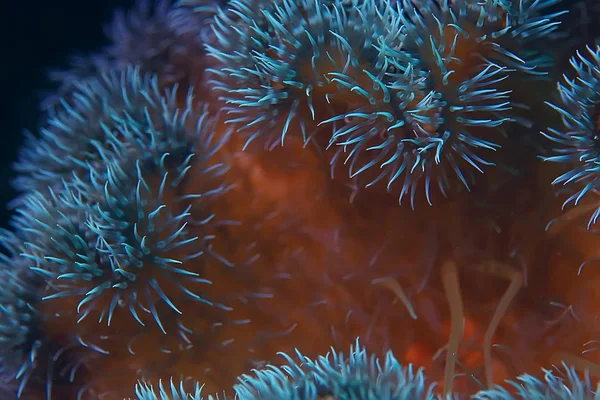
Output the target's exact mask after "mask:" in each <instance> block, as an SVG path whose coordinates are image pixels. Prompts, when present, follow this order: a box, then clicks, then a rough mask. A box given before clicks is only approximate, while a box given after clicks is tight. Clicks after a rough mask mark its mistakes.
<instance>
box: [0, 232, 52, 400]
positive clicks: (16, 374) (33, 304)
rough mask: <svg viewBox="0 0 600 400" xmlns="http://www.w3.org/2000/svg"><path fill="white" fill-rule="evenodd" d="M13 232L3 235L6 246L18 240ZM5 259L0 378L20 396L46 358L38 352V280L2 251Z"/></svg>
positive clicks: (0, 298) (40, 340)
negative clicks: (38, 365) (12, 235)
mask: <svg viewBox="0 0 600 400" xmlns="http://www.w3.org/2000/svg"><path fill="white" fill-rule="evenodd" d="M10 236H11V235H10V234H8V235H7V236H5V237H4V238H3V239H2V243H3V245H4V246H7V245H8V244H10V243H11V242H14V243H13V245H17V244H18V242H17V241H16V240H15V238H11V237H10ZM2 263H3V264H2V269H1V270H0V271H1V272H0V274H1V275H0V276H1V277H2V281H3V282H4V283H3V286H2V291H1V293H0V302H1V304H2V307H0V321H1V322H0V332H1V340H0V342H1V343H2V348H1V349H0V354H1V355H2V356H1V357H0V371H1V376H2V377H1V379H0V382H1V386H2V390H6V391H7V392H13V393H17V395H18V396H21V394H22V393H23V389H24V388H25V386H26V385H27V382H28V381H29V379H30V378H31V376H32V374H33V373H34V371H35V369H36V365H37V363H38V362H40V361H43V360H41V358H42V356H41V355H39V354H38V353H39V351H40V347H41V346H42V343H43V337H42V336H41V334H40V331H39V329H38V324H39V314H38V311H37V303H38V301H39V293H40V290H39V281H38V280H36V279H35V278H34V277H33V276H32V273H31V272H30V271H29V270H28V269H27V268H26V265H24V264H23V263H20V262H19V261H17V260H16V259H11V257H8V256H5V255H3V256H2Z"/></svg>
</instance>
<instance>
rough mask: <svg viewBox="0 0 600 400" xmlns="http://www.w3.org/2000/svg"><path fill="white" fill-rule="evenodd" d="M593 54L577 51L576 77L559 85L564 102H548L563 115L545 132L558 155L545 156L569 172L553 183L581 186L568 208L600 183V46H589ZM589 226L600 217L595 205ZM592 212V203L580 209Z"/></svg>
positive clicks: (576, 203) (573, 195)
mask: <svg viewBox="0 0 600 400" xmlns="http://www.w3.org/2000/svg"><path fill="white" fill-rule="evenodd" d="M588 53H589V56H588V57H586V56H584V55H582V54H581V53H577V56H576V57H573V58H572V59H571V65H572V66H573V68H574V73H575V76H574V77H573V78H569V77H567V76H565V78H564V82H563V83H559V84H558V92H559V95H560V100H561V101H560V103H559V104H556V105H555V104H553V103H550V102H548V105H549V106H550V107H552V108H553V109H554V110H556V111H557V112H558V113H559V114H560V117H561V120H562V124H563V127H562V128H553V127H550V128H548V130H547V132H542V134H543V135H544V136H546V137H547V138H549V139H550V140H552V141H553V142H554V143H555V144H556V145H557V146H556V148H555V152H556V153H557V154H556V155H552V156H549V157H545V160H546V161H551V162H560V163H565V164H566V165H567V166H569V167H570V169H569V171H568V172H566V173H564V174H562V175H560V176H559V177H558V178H556V179H555V180H554V182H553V184H555V185H570V186H575V185H577V186H578V187H577V189H576V191H575V193H574V194H572V195H571V196H570V197H569V198H568V199H567V200H566V201H565V203H564V207H566V206H567V205H569V204H570V203H573V204H574V205H578V204H579V202H580V201H581V200H582V199H583V197H584V196H585V195H586V194H587V193H589V192H595V191H596V189H597V187H598V184H599V183H600V151H599V149H598V133H599V132H600V120H599V115H600V47H596V48H595V49H592V48H589V47H588ZM592 206H593V208H595V211H593V212H592V216H591V217H590V220H589V223H588V228H589V227H591V226H592V225H593V224H595V223H596V220H597V219H598V216H600V207H598V206H597V204H592ZM581 211H583V212H588V211H592V209H590V208H589V206H587V207H585V208H581V209H580V210H578V211H577V212H578V213H579V212H581Z"/></svg>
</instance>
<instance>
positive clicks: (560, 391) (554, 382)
mask: <svg viewBox="0 0 600 400" xmlns="http://www.w3.org/2000/svg"><path fill="white" fill-rule="evenodd" d="M509 383H510V385H511V386H512V387H513V388H515V389H516V394H511V393H510V392H509V391H508V390H506V389H505V388H502V387H497V388H494V389H491V390H485V391H482V392H480V393H477V394H476V395H475V396H474V397H473V399H474V400H492V399H494V400H509V399H557V400H558V399H581V400H583V399H594V400H595V399H598V396H600V394H599V392H598V387H597V385H594V384H593V383H592V381H591V378H590V377H589V375H586V376H585V377H584V378H583V379H582V378H580V377H579V376H578V375H577V373H576V372H575V371H574V370H573V369H571V368H568V367H566V366H564V365H563V368H560V369H558V370H557V371H556V372H555V371H552V370H544V380H543V381H542V380H540V379H538V378H535V377H533V376H531V375H522V376H520V377H519V378H517V381H511V382H509Z"/></svg>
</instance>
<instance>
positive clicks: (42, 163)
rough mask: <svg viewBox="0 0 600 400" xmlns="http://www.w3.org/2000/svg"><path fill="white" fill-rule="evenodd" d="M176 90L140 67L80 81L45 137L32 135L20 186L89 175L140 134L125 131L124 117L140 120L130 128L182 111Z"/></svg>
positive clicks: (25, 151)
mask: <svg viewBox="0 0 600 400" xmlns="http://www.w3.org/2000/svg"><path fill="white" fill-rule="evenodd" d="M177 93H178V92H177V88H172V89H168V91H167V92H164V91H163V90H161V89H160V88H159V85H158V81H157V76H156V75H152V74H142V73H141V71H140V69H139V68H138V67H135V66H130V67H129V68H125V69H123V70H114V71H111V72H106V73H102V74H101V75H99V76H97V77H93V78H90V79H87V80H82V81H79V82H78V83H77V85H76V87H75V89H74V90H73V92H72V93H71V96H72V98H73V101H72V102H71V103H70V104H69V103H68V102H66V101H62V102H61V106H60V108H59V109H57V110H56V111H55V113H53V114H52V115H51V116H49V118H48V121H47V124H46V126H45V127H44V128H42V130H41V136H40V137H39V138H36V137H34V136H33V135H31V134H29V135H28V138H27V139H28V143H27V144H26V146H25V147H24V149H23V150H22V152H21V155H20V159H19V161H18V162H17V164H16V165H15V170H16V171H18V172H19V174H20V175H19V177H18V178H17V179H16V180H15V186H16V187H17V189H19V190H20V191H22V192H26V191H29V190H36V189H37V190H45V189H46V188H47V187H48V186H56V185H58V186H60V185H62V180H67V181H70V180H72V179H80V180H81V179H83V180H85V179H88V176H89V174H90V172H91V171H92V170H98V169H99V170H101V169H103V168H104V167H105V166H106V163H107V160H108V159H110V158H111V154H112V153H114V152H115V151H123V150H122V147H123V146H128V147H132V146H135V141H136V140H140V139H141V138H140V134H137V136H136V132H128V131H125V129H127V128H128V127H127V126H126V125H124V124H123V122H121V121H126V120H129V121H136V123H137V124H138V125H137V126H131V127H129V128H130V129H133V128H135V129H137V130H145V129H150V128H152V126H151V125H149V124H152V123H154V124H155V125H163V124H169V123H171V121H170V120H169V119H168V118H171V117H170V115H169V114H173V113H175V112H177V110H178V108H177V104H176V102H177V98H176V94H177ZM165 112H166V113H167V114H165ZM140 124H141V125H140ZM148 139H149V138H148ZM140 146H141V144H140ZM140 146H138V149H139V147H140ZM115 156H116V155H115Z"/></svg>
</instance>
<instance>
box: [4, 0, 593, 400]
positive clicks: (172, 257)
mask: <svg viewBox="0 0 600 400" xmlns="http://www.w3.org/2000/svg"><path fill="white" fill-rule="evenodd" d="M157 4H158V3H157ZM160 4H163V3H160ZM205 4H208V3H205V2H204V1H201V0H198V1H196V0H190V1H183V2H179V3H177V4H175V5H172V6H169V7H167V6H166V5H165V6H164V9H163V11H161V13H160V15H163V16H165V15H167V14H168V15H170V16H173V17H172V18H175V19H174V20H173V19H169V21H170V22H168V23H165V24H162V25H161V24H158V25H155V27H158V28H160V29H159V30H161V29H162V30H165V32H148V31H147V29H146V27H145V26H141V25H140V26H138V25H137V22H135V21H134V22H135V23H134V24H133V28H134V29H133V31H134V32H136V33H135V34H136V35H138V34H140V35H141V36H146V35H149V37H148V38H143V40H148V43H150V42H152V40H154V39H153V38H155V37H163V36H162V35H163V34H164V35H165V36H166V37H171V36H169V35H172V33H173V30H175V31H176V32H181V33H182V35H181V36H177V35H179V34H176V36H177V40H176V41H175V42H177V41H178V40H181V41H182V46H183V47H182V48H184V47H185V46H187V45H188V43H187V41H188V38H189V37H188V36H187V35H188V34H189V35H190V37H193V43H190V45H192V46H196V45H197V44H198V43H199V42H204V43H208V50H207V53H209V54H208V55H210V58H209V57H208V55H206V54H202V55H201V57H200V58H201V60H200V64H197V65H198V69H197V70H194V71H193V73H194V74H195V75H194V76H197V77H198V79H199V80H198V81H194V80H186V78H185V77H186V76H188V74H187V72H184V73H183V74H182V75H178V76H179V77H178V78H177V79H175V80H172V79H171V78H172V75H171V74H170V73H169V71H165V70H162V67H163V65H171V64H169V63H170V62H171V58H169V57H170V56H169V54H170V50H169V48H170V44H173V43H175V42H170V41H167V46H166V47H165V48H163V47H161V46H157V48H156V50H157V51H158V52H159V53H160V54H167V57H166V58H165V59H164V60H163V58H161V57H158V58H157V59H156V60H155V61H158V62H157V64H156V65H155V66H156V68H154V67H152V68H151V69H156V72H157V74H154V73H150V74H146V73H145V71H146V69H145V66H144V65H145V64H144V63H146V62H147V61H148V60H147V59H146V56H147V55H148V54H147V53H145V52H144V51H142V54H144V56H143V57H141V58H140V59H139V60H136V61H135V63H136V64H137V65H134V66H129V65H128V66H124V67H119V68H117V69H114V70H110V72H106V71H104V72H103V73H102V74H101V75H100V76H96V77H88V78H85V79H84V80H83V81H82V83H78V84H77V85H76V86H75V90H74V91H72V92H69V93H67V94H66V96H65V97H64V98H63V100H62V101H61V102H59V103H60V106H59V107H56V108H52V109H49V110H47V112H48V114H47V116H49V118H50V119H49V123H48V124H47V125H50V127H49V128H48V130H49V131H50V132H49V133H48V134H43V135H42V138H41V139H39V140H34V141H33V142H31V143H30V144H29V147H28V150H27V151H26V152H25V156H24V157H23V158H22V162H21V163H20V164H19V166H18V168H19V170H18V173H19V177H18V179H17V182H19V187H20V189H21V190H22V192H23V194H22V196H21V197H20V199H18V201H16V202H15V206H16V210H17V213H18V216H17V217H16V218H15V219H14V220H13V229H14V230H15V237H16V238H17V239H15V240H14V243H13V242H12V241H9V242H10V244H9V246H10V247H11V248H13V247H14V248H15V249H17V251H16V252H15V256H14V258H15V262H17V263H24V264H25V265H27V267H32V268H30V269H32V270H33V271H34V272H36V273H37V276H38V277H39V278H42V280H43V285H42V286H41V287H40V290H41V294H40V295H41V297H42V298H44V299H45V300H42V301H40V302H39V310H38V311H39V315H41V316H44V319H43V323H42V324H41V325H40V328H39V329H40V332H41V333H42V334H43V338H44V340H47V341H48V343H52V345H53V346H56V347H57V348H59V349H61V350H64V349H69V350H72V352H73V353H72V355H70V356H69V358H68V361H69V362H70V363H71V364H72V365H73V367H71V366H69V368H67V370H68V371H69V374H70V375H71V376H72V378H73V379H71V381H70V382H66V385H65V386H66V387H68V389H69V390H70V392H68V393H67V394H66V395H65V398H68V399H69V398H73V397H76V396H79V397H80V398H84V399H85V398H98V397H104V398H106V399H112V398H115V399H118V398H122V397H128V396H129V397H131V396H134V395H135V394H134V393H135V392H134V388H133V382H135V381H136V380H138V379H139V380H140V381H141V382H144V383H143V384H140V385H139V386H138V388H137V395H138V397H142V398H143V397H147V398H150V399H152V398H160V397H162V398H164V399H167V398H169V397H174V398H178V397H179V398H182V397H183V398H185V397H186V396H187V397H192V398H193V397H196V398H201V397H202V393H216V392H219V393H222V394H223V396H232V395H233V396H235V395H236V394H237V395H238V396H241V397H247V398H263V397H274V398H281V397H285V396H287V395H289V396H291V397H292V398H303V397H308V398H319V397H332V398H336V399H337V398H342V399H343V398H363V397H365V398H369V397H372V398H381V397H384V398H385V397H394V396H405V397H411V396H416V397H418V396H421V397H425V398H436V397H438V396H439V395H442V396H453V395H455V394H457V395H459V396H470V395H474V394H475V393H476V392H479V391H480V390H481V389H485V388H487V389H488V392H487V393H490V395H491V396H503V395H504V394H503V393H504V392H502V391H501V390H500V389H494V388H493V385H495V384H502V385H505V386H504V387H505V388H506V389H507V390H508V391H509V392H510V390H511V389H510V388H511V386H510V384H503V383H502V382H505V381H506V380H508V381H511V380H514V379H516V377H518V376H521V375H523V374H529V375H527V376H528V377H529V376H530V377H531V378H527V379H539V378H540V377H541V372H540V371H542V368H549V367H550V366H551V365H552V364H558V363H562V362H564V363H566V364H568V366H569V368H570V367H574V368H577V369H579V370H581V371H580V372H582V373H584V374H585V372H589V373H590V374H595V373H597V371H598V369H599V368H598V366H597V365H596V363H598V362H600V358H598V354H597V353H596V352H594V351H592V350H593V345H594V344H595V343H596V341H597V338H598V334H599V333H600V325H599V324H598V323H597V315H598V312H600V309H599V308H598V306H597V304H598V300H597V299H598V298H599V297H598V293H599V292H598V290H597V287H598V282H600V274H599V273H597V272H596V270H595V269H593V268H585V271H583V270H582V269H581V268H580V266H581V265H582V263H583V265H584V266H585V265H589V264H590V263H591V262H592V261H593V260H594V259H595V257H596V252H597V250H596V249H597V247H598V244H599V242H598V237H597V236H596V235H594V232H592V231H591V230H580V229H578V227H577V226H575V224H569V223H568V222H569V221H570V220H571V217H572V216H573V215H574V214H568V213H567V214H566V215H564V216H563V219H562V220H561V221H564V222H567V223H565V224H561V226H560V228H561V229H551V230H550V231H548V232H546V231H545V228H546V225H547V223H548V221H550V220H552V219H553V218H556V217H557V216H559V215H560V204H561V203H562V202H563V201H564V198H563V197H564V193H562V192H559V193H558V194H557V193H555V191H554V190H553V189H552V186H551V185H550V180H549V178H548V177H550V176H556V174H557V170H558V169H560V167H561V166H562V165H561V163H548V162H546V163H543V162H540V160H539V159H538V158H537V155H538V154H539V153H540V149H542V150H543V148H544V147H545V143H543V142H542V139H543V137H542V136H541V135H539V134H538V129H537V128H536V127H537V126H538V125H541V124H542V123H543V124H547V122H546V119H547V117H548V114H547V111H548V109H547V108H546V109H545V110H544V111H542V110H541V109H540V108H539V105H540V104H541V103H543V101H545V100H548V98H547V97H546V93H548V91H549V90H550V88H551V86H552V84H548V82H550V81H551V79H553V77H554V76H555V74H556V73H560V72H562V70H561V68H562V67H561V66H560V65H559V64H557V65H554V64H553V63H552V62H551V61H552V60H553V59H554V58H556V57H558V56H557V55H556V50H557V49H556V48H550V47H549V45H548V43H555V42H552V41H553V40H554V38H555V36H556V35H558V30H557V27H558V22H559V18H560V16H561V14H562V12H563V11H562V9H563V6H562V4H561V3H560V2H558V1H554V0H539V1H528V0H523V1H518V2H506V1H492V0H490V1H476V0H465V1H433V2H426V1H412V2H408V1H403V2H397V1H391V0H390V1H388V0H377V1H376V0H368V1H355V0H350V1H345V0H344V1H308V0H306V1H301V2H293V1H288V0H278V1H276V2H275V3H264V2H262V1H250V0H239V1H233V2H231V3H229V4H228V5H227V6H226V7H225V8H220V9H219V8H213V7H212V6H213V3H210V4H209V8H208V9H207V8H204V5H205ZM219 5H223V3H222V2H221V3H219ZM167 8H168V9H167ZM206 13H209V14H211V13H216V16H215V20H214V31H213V32H212V33H210V32H208V31H207V24H206V19H205V15H206ZM169 18H171V17H169ZM167 19H168V18H167ZM165 21H166V20H165ZM171 23H173V24H171ZM138 28H139V29H138ZM127 29H129V27H128V28H127ZM167 31H168V32H167ZM128 32H130V31H128ZM154 34H156V36H155V35H154ZM125 36H127V35H125ZM190 40H191V39H190ZM169 43H170V44H169ZM177 43H179V42H177ZM556 47H560V46H556ZM142 50H143V49H142ZM163 50H164V51H166V53H163ZM149 54H153V52H150V53H149ZM117 58H120V59H125V58H126V55H123V54H121V55H119V56H118V57H117ZM152 60H154V59H152ZM152 60H150V61H152ZM184 63H185V62H184ZM588 63H591V61H590V62H588ZM117 64H119V65H121V66H123V64H120V63H119V62H118V63H117ZM150 64H152V62H151V63H150ZM150 64H148V65H150ZM192 64H193V63H191V64H190V65H192ZM583 64H584V65H588V64H586V63H585V62H584V63H583ZM152 65H154V64H152ZM209 65H210V68H211V74H212V77H213V78H214V79H207V76H205V72H207V70H208V66H209ZM185 67H186V68H187V67H188V65H187V64H186V65H185ZM169 68H170V67H169ZM194 68H195V67H194ZM586 68H587V67H583V69H584V70H585V69H586ZM183 70H185V68H182V69H181V71H183ZM549 70H551V71H550V72H551V73H548V74H546V73H547V72H548V71H549ZM590 73H591V72H590ZM180 78H181V79H180ZM537 78H543V79H537ZM182 79H183V80H182ZM176 82H179V83H180V85H178V84H177V83H176ZM205 88H211V89H212V88H214V89H219V93H218V96H214V95H212V94H211V93H209V91H208V90H205ZM96 89H97V90H96ZM181 89H183V90H181ZM538 89H539V90H538ZM575 107H576V105H575V104H573V108H575ZM527 110H529V111H527ZM84 114H86V115H90V116H91V117H90V118H88V121H87V124H83V123H82V121H81V120H82V119H84V116H83V115H84ZM526 114H528V115H526ZM524 117H526V118H524ZM525 119H527V120H530V121H529V122H530V123H529V122H527V121H525ZM550 124H551V123H550ZM55 139H56V140H55ZM53 141H56V144H54V143H53ZM573 161H574V162H575V161H577V160H573ZM577 162H578V161H577ZM36 164H38V165H40V166H41V167H42V169H41V171H40V170H38V169H37V168H36ZM491 164H495V167H493V168H492V165H491ZM563 164H564V163H563ZM478 169H479V170H480V171H481V172H483V173H484V175H482V176H481V177H480V178H479V179H476V180H475V179H472V177H473V176H474V175H475V173H476V172H477V170H478ZM340 170H341V171H342V172H347V173H348V174H347V175H349V176H344V175H345V174H341V175H340V174H339V171H340ZM473 182H475V184H472V183H473ZM380 183H383V185H381V186H379V184H380ZM48 186H50V188H48ZM364 186H366V188H363V187H364ZM422 186H425V190H423V191H420V190H419V192H418V193H417V188H420V187H422ZM435 186H437V187H438V189H436V190H435V191H436V192H438V193H441V194H447V195H448V196H447V198H445V199H440V200H435V199H434V196H436V195H435V194H434V190H433V189H434V187H435ZM570 186H572V185H570ZM465 187H466V188H468V189H469V190H465ZM359 191H360V192H361V195H360V196H355V195H356V193H358V192H359ZM590 191H591V190H590ZM390 192H392V194H393V195H390ZM450 193H451V194H452V195H450ZM588 193H589V192H588ZM348 197H350V200H351V201H348ZM421 197H422V198H423V199H424V200H425V201H429V202H430V203H431V204H433V206H432V207H417V204H418V202H419V201H420V200H421ZM584 197H585V198H586V199H588V198H591V197H592V196H589V195H586V196H584ZM408 198H410V202H411V203H412V205H413V207H402V206H399V205H398V199H400V200H402V199H408ZM434 200H435V201H434ZM591 200H592V199H590V201H591ZM554 226H558V225H554ZM578 269H579V272H580V273H581V272H582V271H583V273H585V275H584V279H581V278H580V276H579V275H578V273H577V272H578ZM209 283H210V284H209ZM357 337H360V338H361V344H362V343H364V344H365V345H366V346H368V348H369V349H371V351H372V353H371V355H367V353H366V351H364V348H362V347H359V346H358V344H356V346H357V347H355V348H353V349H352V350H351V353H350V355H349V358H346V357H345V356H343V355H340V354H333V355H330V356H323V357H320V355H324V354H327V352H328V349H330V348H331V346H333V348H334V349H336V348H338V349H339V348H343V347H344V346H350V345H351V344H352V343H356V342H355V341H356V338H357ZM582 346H584V347H583V348H584V350H583V351H582ZM296 348H299V349H302V354H299V353H296V354H297V355H298V357H299V360H292V359H291V358H290V357H287V359H286V361H287V363H288V365H287V366H283V367H281V368H280V367H273V365H275V363H276V362H277V361H276V360H277V358H276V353H277V352H280V353H285V354H293V353H294V352H295V349H296ZM334 352H335V351H334ZM581 353H583V354H581ZM50 354H53V355H55V353H52V352H51V353H50ZM392 354H393V356H392ZM328 357H329V358H328ZM411 365H413V366H414V369H411V367H410V366H411ZM403 366H404V367H403ZM421 368H423V370H421ZM61 370H62V368H61ZM254 370H255V371H256V372H251V373H248V371H254ZM569 371H571V370H569ZM573 374H574V373H573ZM425 376H427V380H426V379H425ZM237 377H240V379H241V380H239V381H237V382H238V384H237V385H236V384H235V382H236V378H237ZM170 379H172V380H171V382H172V383H171V384H165V382H168V381H169V380H170ZM572 380H573V381H574V382H575V385H574V386H577V382H576V378H575V375H572ZM50 381H51V382H53V383H54V379H51V380H50ZM161 382H162V384H161ZM180 382H182V384H180ZM195 382H198V383H199V384H198V385H196V384H195ZM580 383H581V387H585V390H586V391H587V390H588V386H586V384H585V380H582V381H581V382H580ZM200 384H202V385H204V386H200ZM536 385H537V384H536ZM533 386H535V385H533ZM549 386H552V385H549ZM201 387H202V391H200V388H201ZM536 387H537V386H536ZM37 389H39V388H37V387H36V386H35V385H33V386H31V387H29V385H27V386H25V389H24V390H23V396H25V395H29V394H31V395H32V396H35V395H36V394H37V393H38V392H36V390H37ZM155 389H157V390H158V392H157V391H155ZM515 390H516V391H518V389H515ZM499 392H502V393H499ZM73 393H75V394H73ZM483 393H486V392H485V391H484V392H483ZM482 395H483V394H482ZM219 396H221V394H220V395H219Z"/></svg>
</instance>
